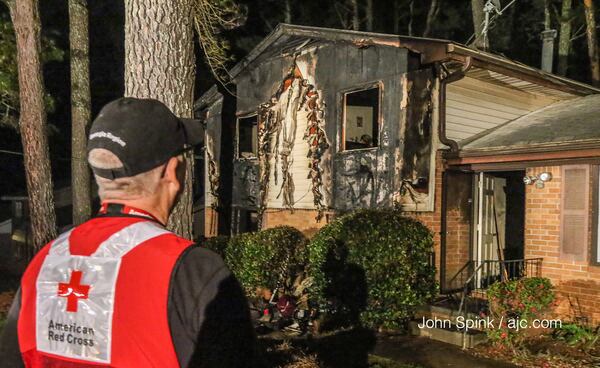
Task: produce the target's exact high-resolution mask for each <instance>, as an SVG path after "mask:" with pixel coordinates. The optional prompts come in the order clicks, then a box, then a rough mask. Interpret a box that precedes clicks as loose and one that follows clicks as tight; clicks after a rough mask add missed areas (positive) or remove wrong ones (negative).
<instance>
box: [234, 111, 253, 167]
mask: <svg viewBox="0 0 600 368" xmlns="http://www.w3.org/2000/svg"><path fill="white" fill-rule="evenodd" d="M257 156H258V119H257V116H256V115H253V116H249V117H245V118H240V119H238V157H239V158H253V157H257Z"/></svg>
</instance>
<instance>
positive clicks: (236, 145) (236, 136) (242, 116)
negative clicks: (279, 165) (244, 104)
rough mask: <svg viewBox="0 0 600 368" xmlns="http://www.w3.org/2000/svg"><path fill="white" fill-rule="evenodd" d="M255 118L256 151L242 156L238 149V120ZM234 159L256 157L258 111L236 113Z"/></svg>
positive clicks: (253, 158)
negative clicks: (250, 155)
mask: <svg viewBox="0 0 600 368" xmlns="http://www.w3.org/2000/svg"><path fill="white" fill-rule="evenodd" d="M253 117H254V118H256V152H253V153H254V156H252V157H242V156H241V151H240V122H241V121H242V120H244V119H249V118H253ZM235 159H236V160H257V159H258V113H257V112H255V111H253V112H250V113H246V114H242V115H238V116H237V117H236V120H235Z"/></svg>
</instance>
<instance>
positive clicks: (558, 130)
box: [459, 95, 600, 156]
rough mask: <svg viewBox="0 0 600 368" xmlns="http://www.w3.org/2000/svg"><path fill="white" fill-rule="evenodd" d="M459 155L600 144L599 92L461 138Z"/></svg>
mask: <svg viewBox="0 0 600 368" xmlns="http://www.w3.org/2000/svg"><path fill="white" fill-rule="evenodd" d="M459 144H460V146H461V152H460V156H475V155H491V154H498V153H509V152H510V153H515V152H523V153H525V152H540V151H557V150H561V149H574V148H575V149H586V148H599V147H600V95H590V96H586V97H580V98H577V99H573V100H569V101H562V102H558V103H555V104H552V105H550V106H547V107H545V108H542V109H540V110H536V111H534V112H531V113H529V114H527V115H524V116H522V117H520V118H517V119H515V120H512V121H509V122H507V123H505V124H503V125H500V126H498V127H495V128H492V129H489V130H486V131H484V132H482V133H480V134H478V135H476V136H474V137H472V138H469V139H468V140H465V141H462V142H459Z"/></svg>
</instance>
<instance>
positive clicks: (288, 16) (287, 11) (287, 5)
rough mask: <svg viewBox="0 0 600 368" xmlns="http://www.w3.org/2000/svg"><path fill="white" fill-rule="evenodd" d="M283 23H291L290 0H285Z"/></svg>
mask: <svg viewBox="0 0 600 368" xmlns="http://www.w3.org/2000/svg"><path fill="white" fill-rule="evenodd" d="M284 12H285V17H284V18H285V20H284V21H285V23H287V24H292V4H291V0H285V9H284Z"/></svg>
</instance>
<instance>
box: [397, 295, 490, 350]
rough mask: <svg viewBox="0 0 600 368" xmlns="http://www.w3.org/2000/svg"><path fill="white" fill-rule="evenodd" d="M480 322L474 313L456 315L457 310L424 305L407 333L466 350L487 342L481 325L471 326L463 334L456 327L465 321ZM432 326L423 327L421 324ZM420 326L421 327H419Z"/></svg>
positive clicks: (462, 325)
mask: <svg viewBox="0 0 600 368" xmlns="http://www.w3.org/2000/svg"><path fill="white" fill-rule="evenodd" d="M478 320H481V317H479V316H478V315H477V314H475V313H465V314H462V313H458V310H457V309H453V308H448V307H442V306H437V305H424V306H421V307H419V308H417V310H416V311H415V318H414V320H413V321H411V322H409V331H410V333H411V335H413V336H423V337H428V338H430V339H433V340H437V341H442V342H445V343H448V344H453V345H457V346H461V347H462V346H463V338H464V340H465V341H464V346H465V347H467V348H471V347H474V346H476V345H478V344H481V343H483V342H485V341H487V335H486V333H485V331H484V329H485V326H484V324H483V323H481V324H478V323H473V324H471V326H470V328H469V330H468V332H467V333H466V334H464V336H463V331H462V330H459V329H458V327H464V326H465V323H466V321H478ZM424 321H428V323H430V324H433V325H434V326H431V325H430V326H429V327H427V326H423V322H424ZM419 326H422V327H419Z"/></svg>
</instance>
